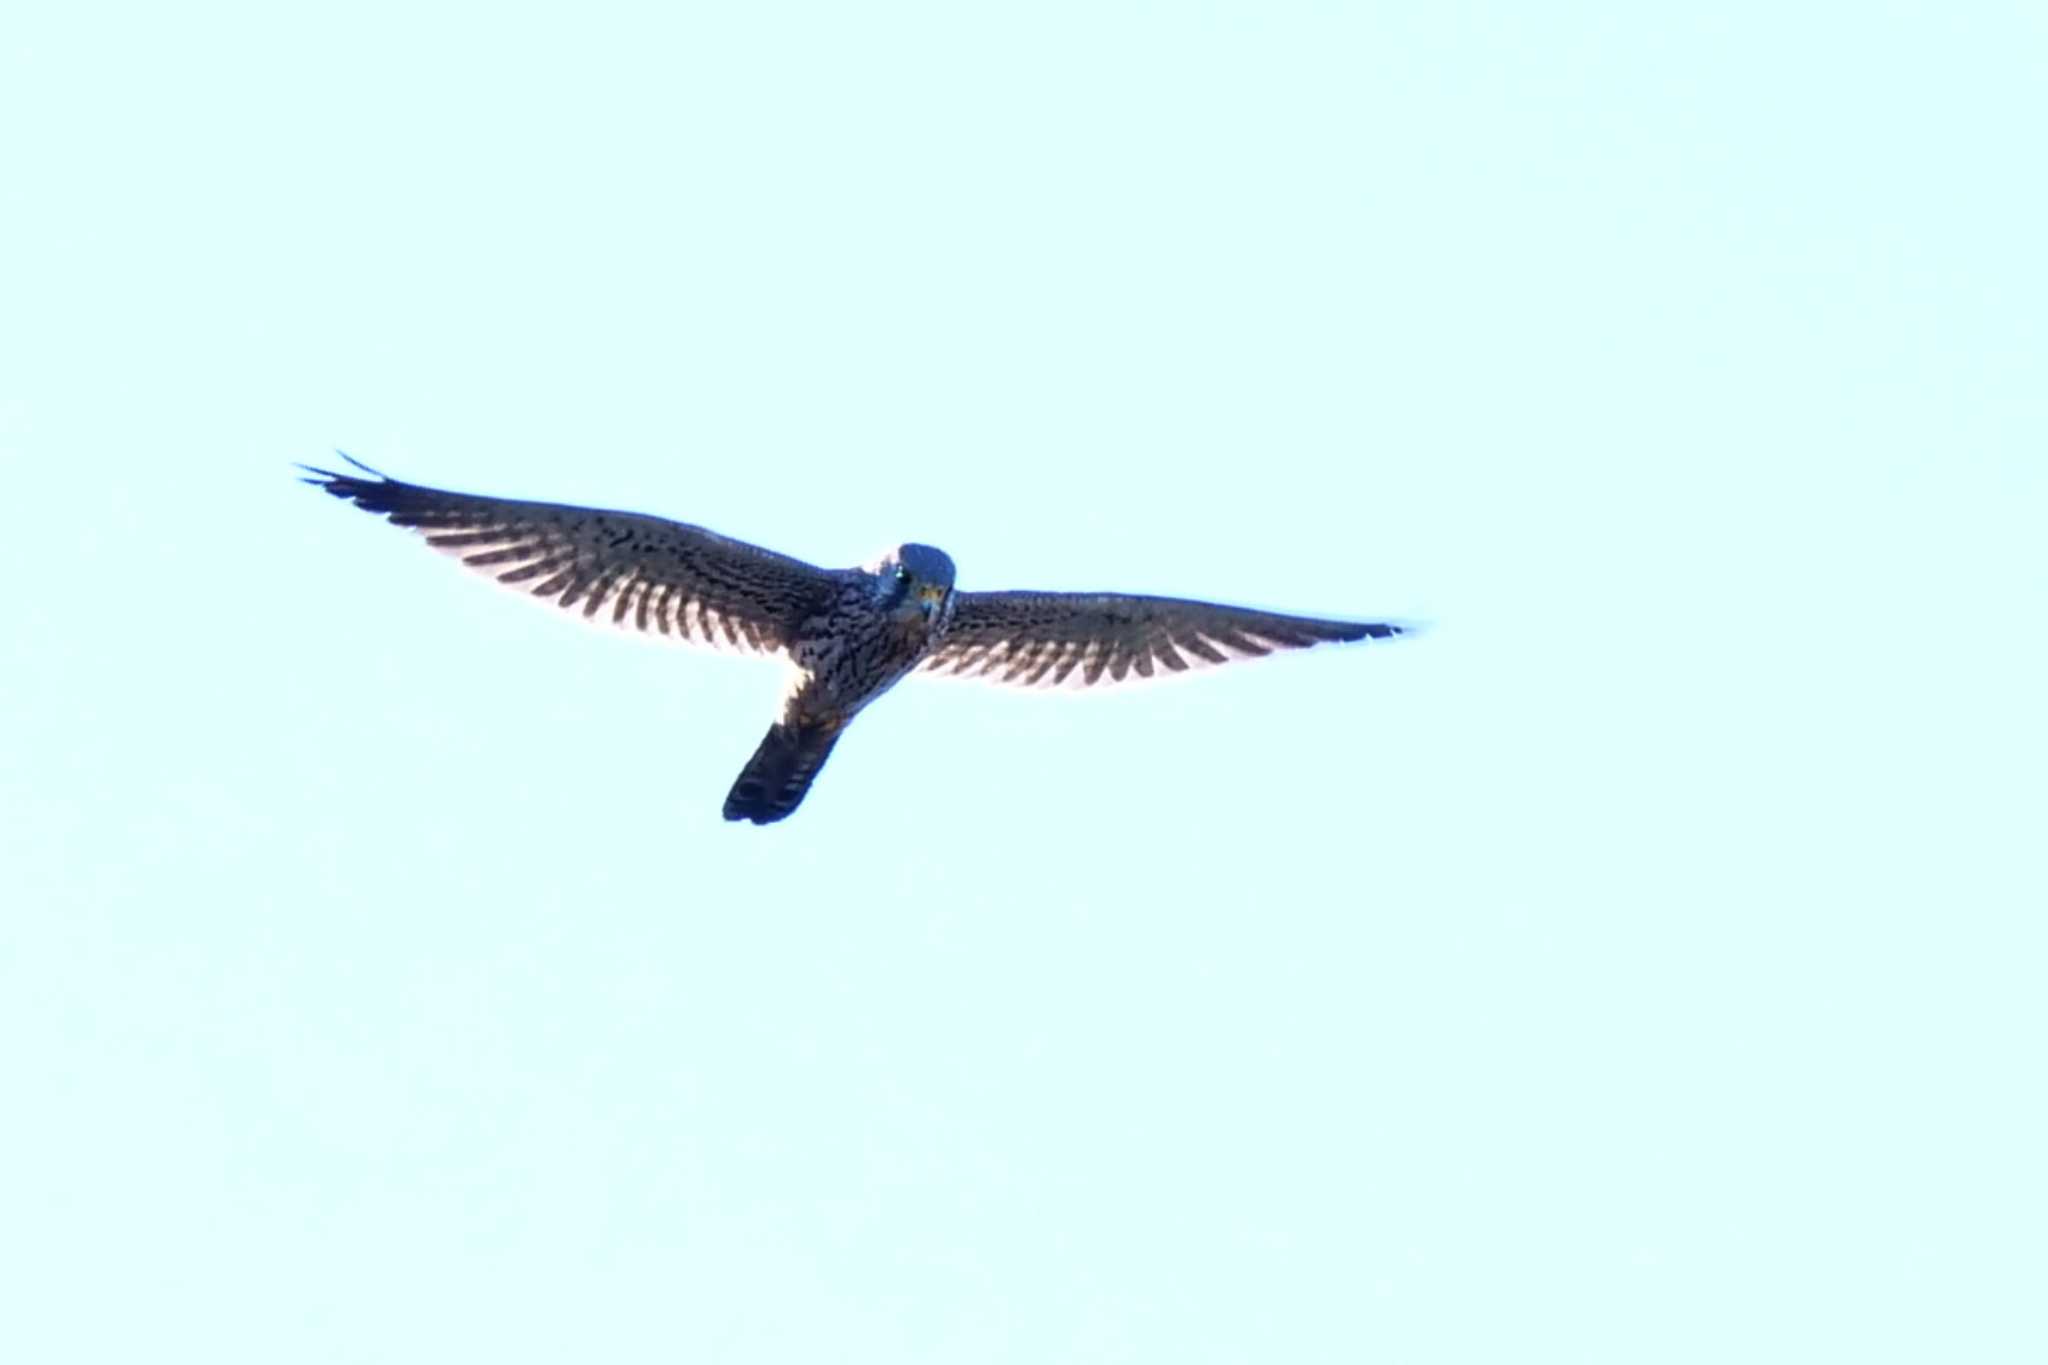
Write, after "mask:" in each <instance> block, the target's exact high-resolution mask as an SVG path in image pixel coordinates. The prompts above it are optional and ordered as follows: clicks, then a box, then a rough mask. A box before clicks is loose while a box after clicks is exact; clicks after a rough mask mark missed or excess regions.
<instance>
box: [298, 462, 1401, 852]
mask: <svg viewBox="0 0 2048 1365" xmlns="http://www.w3.org/2000/svg"><path fill="white" fill-rule="evenodd" d="M342 458H343V459H346V460H348V462H349V463H350V464H352V465H355V466H356V468H358V469H360V470H362V471H363V473H365V474H368V475H370V476H371V477H369V478H360V477H357V476H356V475H353V474H337V473H335V472H333V471H332V470H326V469H316V468H314V467H312V466H310V465H303V466H301V468H303V469H305V470H306V471H307V473H308V474H310V475H311V476H312V477H310V478H308V479H307V480H306V482H307V483H310V484H313V485H315V486H316V487H319V488H324V489H326V490H327V491H328V492H329V493H332V494H333V495H334V496H335V497H337V498H346V499H347V500H349V501H350V502H353V503H354V504H355V505H356V506H358V507H360V508H362V509H363V510H364V511H366V512H375V513H378V514H381V515H383V516H385V517H388V518H389V519H390V520H391V522H392V523H393V524H394V525H397V526H405V527H410V528H411V529H413V530H415V531H418V532H419V533H420V534H422V535H424V536H425V537H426V540H427V544H429V545H431V546H432V547H434V548H435V549H437V550H441V551H443V552H445V553H447V554H451V555H454V556H455V557H457V558H458V559H460V560H461V561H462V563H463V564H464V565H466V566H468V567H469V568H471V569H474V570H477V571H478V572H481V573H485V574H488V575H490V576H491V577H492V578H493V579H495V580H496V581H497V582H499V583H502V584H504V585H505V586H507V587H509V588H512V589H514V590H516V591H518V592H522V593H527V594H530V595H531V596H533V597H535V598H537V599H541V600H552V601H553V602H554V603H555V604H556V605H558V606H560V607H563V608H565V609H573V610H574V611H575V612H576V613H577V614H578V615H580V616H582V617H583V618H584V619H586V620H590V621H597V622H603V623H608V624H610V625H614V626H618V627H621V628H624V629H628V630H636V631H641V632H644V633H647V634H650V635H656V636H664V637H667V638H669V639H673V640H680V641H684V642H687V643H691V644H700V645H710V646H714V647H720V648H731V649H738V650H743V651H747V652H751V653H757V654H771V655H781V656H785V657H787V658H788V659H789V660H790V661H791V662H792V663H793V664H794V665H795V666H796V676H795V678H794V680H793V681H792V683H791V685H790V689H789V693H788V695H787V697H786V698H785V700H784V702H783V706H782V716H781V718H780V719H779V720H777V721H776V722H775V724H774V725H772V726H770V727H769V730H768V735H767V737H766V738H765V739H763V740H762V741H761V747H760V748H758V749H756V750H755V751H754V756H753V758H751V759H749V760H748V761H747V766H746V767H745V768H743V769H741V770H740V775H739V778H738V780H737V781H735V782H734V783H733V786H732V791H731V793H730V794H729V795H727V797H726V798H725V818H726V819H728V820H752V821H753V822H754V823H755V824H757V825H765V824H769V823H771V822H773V821H776V820H781V819H784V818H785V817H787V816H788V815H789V814H790V812H792V811H794V810H795V809H796V808H797V805H798V803H800V802H801V801H802V800H803V799H804V793H805V792H807V791H809V790H810V786H811V783H812V782H813V781H814V780H815V779H816V778H817V776H818V770H819V769H820V768H822V767H824V765H825V759H826V758H827V757H828V756H829V755H830V754H831V752H832V746H833V745H834V744H836V743H837V742H838V740H839V736H840V733H841V732H842V731H844V730H845V729H846V726H847V724H848V722H850V721H851V720H852V719H853V718H854V717H855V716H856V715H858V714H859V713H860V710H861V708H862V707H864V706H866V705H867V704H868V703H869V702H871V701H873V700H874V699H875V698H877V697H879V696H881V695H882V694H883V693H884V692H886V691H888V690H889V689H890V688H891V687H894V686H895V685H896V684H897V682H899V681H900V680H901V679H902V678H903V677H904V675H906V674H908V673H909V672H910V671H911V670H912V669H917V668H922V669H925V670H927V671H930V672H935V673H941V674H949V675H955V676H964V677H971V678H979V679H983V680H985V681H988V682H995V683H1007V684H1010V685H1013V686H1019V687H1052V686H1057V685H1061V684H1065V685H1068V686H1078V687H1093V686H1095V685H1097V684H1099V683H1121V682H1124V681H1126V680H1130V679H1136V678H1151V677H1154V676H1163V675H1165V674H1171V673H1179V672H1184V671H1186V670H1188V669H1191V668H1203V667H1207V666H1210V665H1214V664H1221V663H1228V662H1229V661H1231V660H1233V659H1249V658H1256V657H1258V656H1260V655H1263V654H1269V653H1271V652H1272V651H1274V650H1276V649H1302V648H1306V647H1307V646H1309V645H1315V644H1321V643H1323V642H1325V641H1331V640H1365V639H1372V640H1382V639H1386V638H1388V637H1390V636H1394V635H1400V634H1402V633H1404V627H1402V626H1399V625H1395V624H1392V623H1390V622H1385V621H1325V620H1318V619H1316V618H1314V617H1307V616H1285V615H1281V614H1279V613H1277V612H1269V611H1254V610H1252V609H1250V608H1246V607H1229V606H1222V605H1219V604H1217V603H1214V602H1194V601H1187V600H1184V599H1181V598H1175V597H1141V596H1136V595H1133V594H1128V593H1067V592H960V591H957V590H955V588H954V587H953V561H952V560H951V559H949V558H948V557H947V556H946V555H945V553H944V552H943V551H940V550H935V549H933V548H932V547H931V546H929V545H900V546H898V547H897V548H895V549H893V550H890V551H889V552H887V553H886V554H884V555H882V556H881V557H880V558H879V559H877V560H875V561H874V562H873V563H872V564H868V565H866V566H864V567H861V568H854V569H820V568H816V567H813V566H812V565H809V564H806V563H804V562H803V561H802V560H798V559H791V558H790V557H789V556H787V555H780V554H776V553H775V552H774V551H772V550H764V549H761V548H759V547H758V546H754V545H748V544H745V543H744V542H742V541H737V540H731V539H728V538H727V537H725V536H721V535H718V534H717V533H716V532H712V531H707V530H705V529H704V528H703V527H701V526H689V525H685V524H684V523H682V522H676V521H666V520H664V519H662V518H660V517H650V516H644V515H642V514H640V513H637V512H607V511H601V510H598V509H596V508H590V507H569V506H562V505H558V504H554V503H545V502H521V501H516V500H514V499H510V498H487V497H479V496H476V495H473V494H469V493H451V492H447V491H445V490H443V489H439V488H424V487H421V486H420V485H418V484H411V483H404V482H402V481H400V480H398V479H393V478H388V477H386V476H385V475H383V474H381V473H379V472H378V471H376V470H374V469H371V468H370V467H369V466H368V465H365V464H363V463H361V462H360V461H358V460H355V459H351V458H350V457H348V456H346V455H344V456H343V457H342Z"/></svg>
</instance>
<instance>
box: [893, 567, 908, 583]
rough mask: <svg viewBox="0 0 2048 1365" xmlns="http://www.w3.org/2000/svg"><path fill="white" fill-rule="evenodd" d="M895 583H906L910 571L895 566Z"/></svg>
mask: <svg viewBox="0 0 2048 1365" xmlns="http://www.w3.org/2000/svg"><path fill="white" fill-rule="evenodd" d="M896 581H897V582H898V583H908V582H909V581H910V570H908V569H906V568H904V567H903V566H902V565H901V564H898V565H897V566H896Z"/></svg>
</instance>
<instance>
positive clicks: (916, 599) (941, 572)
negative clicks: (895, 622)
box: [875, 545, 953, 621]
mask: <svg viewBox="0 0 2048 1365" xmlns="http://www.w3.org/2000/svg"><path fill="white" fill-rule="evenodd" d="M875 573H876V574H877V575H878V576H879V577H880V578H881V589H882V593H883V600H884V601H885V602H886V603H887V605H888V606H889V608H890V610H892V611H894V612H898V613H900V614H902V615H905V616H909V615H911V614H913V613H915V614H917V615H919V616H922V617H923V618H924V619H925V620H927V621H930V620H934V619H936V618H939V617H940V616H941V615H942V614H943V613H944V611H945V609H946V608H947V607H948V606H949V605H950V604H951V599H952V596H953V561H952V559H951V558H950V557H949V556H948V555H947V554H946V552H945V551H944V550H939V549H934V548H933V547H931V546H929V545H899V546H897V547H896V548H895V549H893V550H891V551H889V553H887V554H885V555H883V556H882V557H881V559H880V560H878V561H876V563H875Z"/></svg>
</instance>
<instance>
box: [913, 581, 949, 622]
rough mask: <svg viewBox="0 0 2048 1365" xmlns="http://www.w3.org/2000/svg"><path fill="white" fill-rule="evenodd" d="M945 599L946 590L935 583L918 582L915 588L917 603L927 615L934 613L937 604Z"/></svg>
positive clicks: (937, 606)
mask: <svg viewBox="0 0 2048 1365" xmlns="http://www.w3.org/2000/svg"><path fill="white" fill-rule="evenodd" d="M945 600H946V590H945V589H944V588H942V587H940V586H939V585H938V584H936V583H920V584H919V585H918V588H917V605H918V606H919V607H920V608H921V609H922V610H923V611H924V614H925V615H926V616H927V617H930V616H931V615H933V614H934V613H936V612H937V611H938V609H939V604H940V603H941V602H944V601H945Z"/></svg>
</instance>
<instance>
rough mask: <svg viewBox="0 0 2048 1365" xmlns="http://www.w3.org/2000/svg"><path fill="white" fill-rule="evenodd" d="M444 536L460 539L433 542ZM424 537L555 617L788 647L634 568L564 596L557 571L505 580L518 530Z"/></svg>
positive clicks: (746, 648)
mask: <svg viewBox="0 0 2048 1365" xmlns="http://www.w3.org/2000/svg"><path fill="white" fill-rule="evenodd" d="M443 540H447V541H458V540H459V541H460V543H459V544H443V543H438V542H441V541H443ZM426 541H427V544H428V545H429V546H431V547H432V548H433V549H434V551H435V552H436V553H438V554H442V555H446V556H447V557H448V558H450V559H453V560H455V561H456V562H457V563H459V564H461V565H462V567H463V568H465V569H468V570H469V571H470V572H471V573H473V574H476V575H478V576H480V577H482V578H485V579H487V580H489V581H490V582H491V583H493V584H495V585H496V586H497V587H498V588H499V589H500V590H501V591H503V592H507V593H510V594H511V595H513V596H514V597H518V598H521V599H523V600H525V601H527V602H530V603H532V604H533V605H534V606H536V607H539V608H541V609H542V610H544V611H547V612H549V613H550V614H551V615H554V616H557V617H562V618H567V619H570V620H575V621H579V622H582V623H583V624H585V625H591V626H600V627H604V628H606V629H609V630H614V631H619V632H623V633H625V634H627V635H633V636H638V637H640V638H642V639H646V640H653V641H657V642H662V643H674V644H685V645H694V646H696V647H698V648H700V649H714V650H719V651H722V652H726V653H733V654H742V655H751V656H754V657H757V658H774V659H787V658H788V657H789V653H788V651H787V650H785V649H784V648H782V646H780V645H777V644H772V643H769V642H767V641H765V640H763V639H762V638H761V636H760V635H759V633H758V632H756V631H755V630H754V629H752V628H751V627H750V626H749V625H748V623H747V622H746V621H744V620H742V619H741V618H740V617H738V616H736V615H734V614H732V613H730V612H720V611H718V610H716V609H715V608H712V607H707V606H706V605H705V604H704V603H703V602H702V601H701V600H699V599H698V598H696V597H693V596H691V595H690V594H689V592H688V591H687V590H686V589H684V588H683V587H681V586H680V585H678V584H674V583H665V582H661V581H658V580H656V579H653V578H649V577H646V576H644V574H642V573H641V572H640V571H637V570H633V569H627V570H624V571H622V572H619V573H617V574H615V575H613V576H612V577H610V578H609V579H603V578H601V579H599V580H598V581H596V582H593V583H592V584H591V586H590V588H589V589H588V590H587V591H584V592H580V593H578V594H576V595H575V596H573V597H569V596H564V593H563V587H562V585H561V583H560V582H558V581H557V577H558V576H547V577H542V578H540V579H538V580H526V581H512V582H507V581H506V575H507V574H511V573H516V572H518V571H519V570H520V569H522V568H524V567H525V565H526V561H525V560H522V561H520V562H512V561H511V560H510V559H509V556H510V555H511V554H513V553H516V552H518V551H520V550H521V549H523V548H525V547H526V544H527V538H526V537H525V536H523V535H508V536H507V537H506V538H505V539H504V540H503V541H496V542H494V541H480V540H478V539H477V534H476V533H475V532H473V531H466V532H462V533H460V534H459V535H447V536H443V535H440V534H436V533H430V534H428V535H427V536H426ZM533 557H535V558H537V557H538V556H533ZM565 572H566V570H565Z"/></svg>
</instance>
